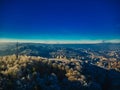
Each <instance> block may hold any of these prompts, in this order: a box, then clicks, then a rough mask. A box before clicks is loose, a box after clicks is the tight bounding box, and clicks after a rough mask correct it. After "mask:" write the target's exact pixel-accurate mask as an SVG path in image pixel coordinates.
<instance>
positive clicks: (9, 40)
mask: <svg viewBox="0 0 120 90" xmlns="http://www.w3.org/2000/svg"><path fill="white" fill-rule="evenodd" d="M0 42H1V43H2V42H21V43H45V44H95V43H102V42H103V40H22V39H0ZM105 43H120V39H111V40H105Z"/></svg>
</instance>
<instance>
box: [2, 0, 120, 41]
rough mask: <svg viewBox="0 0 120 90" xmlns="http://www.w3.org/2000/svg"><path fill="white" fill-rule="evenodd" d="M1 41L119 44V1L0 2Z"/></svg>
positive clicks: (12, 0)
mask: <svg viewBox="0 0 120 90" xmlns="http://www.w3.org/2000/svg"><path fill="white" fill-rule="evenodd" d="M0 40H1V41H15V40H18V41H36V42H39V41H40V42H58V43H59V42H96V41H102V40H106V41H115V42H116V41H118V42H120V0H0Z"/></svg>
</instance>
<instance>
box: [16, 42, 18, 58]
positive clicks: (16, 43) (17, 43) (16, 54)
mask: <svg viewBox="0 0 120 90" xmlns="http://www.w3.org/2000/svg"><path fill="white" fill-rule="evenodd" d="M16 59H18V42H17V43H16Z"/></svg>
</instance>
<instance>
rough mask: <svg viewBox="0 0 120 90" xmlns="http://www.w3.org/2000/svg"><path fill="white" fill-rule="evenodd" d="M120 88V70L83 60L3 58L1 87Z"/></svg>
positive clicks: (44, 89)
mask: <svg viewBox="0 0 120 90" xmlns="http://www.w3.org/2000/svg"><path fill="white" fill-rule="evenodd" d="M8 89H9V90H120V72H117V71H115V70H105V69H103V68H100V67H97V66H95V65H92V64H88V63H85V62H83V61H80V60H79V61H75V60H74V61H70V60H64V61H61V60H49V59H47V58H42V57H35V56H19V57H18V58H16V56H15V55H9V56H3V57H0V90H8Z"/></svg>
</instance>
